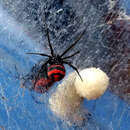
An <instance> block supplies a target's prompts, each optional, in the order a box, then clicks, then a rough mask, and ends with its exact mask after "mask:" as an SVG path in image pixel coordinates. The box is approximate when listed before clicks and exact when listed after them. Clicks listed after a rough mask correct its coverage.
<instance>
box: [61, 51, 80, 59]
mask: <svg viewBox="0 0 130 130" xmlns="http://www.w3.org/2000/svg"><path fill="white" fill-rule="evenodd" d="M78 53H80V51H77V52H75V53H74V54H72V55H70V56H67V57H64V58H63V59H68V58H70V57H72V56H75V55H77V54H78Z"/></svg>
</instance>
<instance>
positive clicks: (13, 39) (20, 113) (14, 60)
mask: <svg viewBox="0 0 130 130" xmlns="http://www.w3.org/2000/svg"><path fill="white" fill-rule="evenodd" d="M8 20H11V23H10V22H8ZM34 50H40V47H39V46H36V43H35V42H34V41H33V40H31V39H29V38H28V36H27V34H26V33H24V29H22V27H21V26H19V25H18V24H17V23H16V22H15V21H14V20H13V19H12V18H10V17H9V16H8V15H7V14H6V13H5V12H4V11H3V10H2V9H0V126H3V127H4V128H6V129H7V130H8V129H9V130H43V129H45V130H53V129H64V130H67V129H76V128H75V127H68V126H67V125H66V124H64V122H62V121H61V120H59V119H57V118H56V117H55V116H54V115H53V114H52V113H51V111H50V109H49V107H48V104H47V100H48V98H46V103H45V104H42V105H39V104H36V103H35V102H34V100H33V99H32V97H31V94H30V91H28V90H24V89H23V88H20V82H19V79H17V78H16V75H18V74H21V75H23V74H26V73H28V72H29V71H30V69H31V67H32V66H33V64H34V63H36V62H37V61H38V60H39V57H37V56H36V57H34V56H33V58H32V56H27V55H26V54H25V53H26V52H30V51H34ZM15 66H16V68H17V71H18V73H17V71H16V69H15ZM2 97H4V99H3V98H2ZM84 106H85V107H86V108H87V109H88V110H89V111H90V112H92V114H93V118H94V120H95V121H94V122H93V124H91V125H90V126H89V129H90V130H91V129H93V130H95V127H94V126H95V125H96V126H99V127H100V129H103V130H130V106H129V105H128V104H126V103H125V102H124V101H123V100H121V99H120V98H118V97H117V96H115V95H113V94H112V93H110V92H109V91H107V92H106V93H105V94H104V95H103V96H102V97H101V98H100V99H97V100H95V101H84ZM96 123H97V124H96ZM77 129H80V128H77ZM83 129H87V126H84V128H83Z"/></svg>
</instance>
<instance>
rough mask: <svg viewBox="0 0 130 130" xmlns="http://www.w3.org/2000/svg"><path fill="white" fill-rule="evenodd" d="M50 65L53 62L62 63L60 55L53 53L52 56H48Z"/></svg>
mask: <svg viewBox="0 0 130 130" xmlns="http://www.w3.org/2000/svg"><path fill="white" fill-rule="evenodd" d="M48 63H49V64H50V65H53V64H63V59H62V58H61V57H60V55H58V54H57V55H54V56H52V57H50V58H49V62H48Z"/></svg>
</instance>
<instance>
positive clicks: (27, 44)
mask: <svg viewBox="0 0 130 130" xmlns="http://www.w3.org/2000/svg"><path fill="white" fill-rule="evenodd" d="M115 2H117V1H111V0H109V1H108V0H96V1H95V0H78V1H77V2H75V1H74V0H71V1H69V0H66V1H64V0H59V1H58V0H47V1H44V0H6V1H5V0H0V5H1V6H0V128H1V129H2V130H4V129H9V130H14V129H17V130H26V129H30V130H36V129H39V130H42V129H46V130H52V129H56V130H59V129H63V130H69V129H70V130H73V129H77V130H79V129H82V130H86V129H89V130H96V129H97V130H99V129H103V130H113V129H114V130H115V129H120V130H124V129H126V130H129V129H130V126H129V122H130V106H129V104H128V102H130V100H129V93H127V94H126V95H123V94H122V91H124V89H123V87H125V88H126V90H127V88H129V85H128V83H129V77H125V82H123V81H122V76H120V75H119V73H120V72H121V73H124V72H122V70H124V69H126V68H127V67H128V65H129V64H128V62H127V61H129V58H130V55H129V51H128V53H123V54H124V57H123V56H122V48H124V46H122V45H121V44H118V45H117V44H116V45H117V48H116V49H118V51H116V52H115V51H114V52H113V48H114V47H115V46H114V44H111V45H109V44H108V42H107V40H110V39H112V40H114V41H111V43H114V42H117V41H116V40H117V37H116V34H115V35H114V34H112V32H110V31H109V30H111V26H107V25H106V24H105V23H104V22H103V17H106V14H110V13H111V11H113V7H114V5H115ZM129 4H130V3H129V1H128V0H124V1H123V0H122V1H120V2H119V6H118V8H117V9H116V11H119V12H122V10H123V13H121V14H120V15H121V16H122V15H123V14H125V15H126V14H127V15H129V14H130V8H129V6H128V5H129ZM43 10H44V11H45V12H46V15H47V19H46V20H47V24H48V26H49V31H50V34H51V41H52V44H53V48H54V50H57V53H58V54H59V53H61V52H62V51H63V50H64V49H65V48H67V47H68V46H69V44H71V43H72V42H73V41H74V39H75V38H76V37H77V36H78V34H79V33H80V32H82V30H84V29H85V28H86V30H87V32H86V35H85V37H83V38H82V39H81V41H80V42H79V44H77V45H76V47H74V49H73V51H70V53H71V52H72V53H73V52H75V51H77V50H78V49H80V50H81V52H80V55H78V56H76V57H74V58H72V60H73V64H75V65H76V66H78V67H79V68H80V69H82V68H86V67H92V66H94V67H100V68H101V69H103V70H104V71H106V72H107V73H108V74H109V76H110V77H112V79H113V80H112V83H111V84H110V89H109V90H108V91H107V92H106V93H105V94H104V95H103V96H102V97H101V98H100V99H97V100H95V101H86V100H85V101H84V108H85V109H88V110H89V111H90V112H91V113H92V118H91V119H90V120H89V121H85V122H84V125H83V126H80V127H79V126H77V125H76V124H75V125H72V126H69V125H68V124H66V122H64V121H62V120H61V119H59V118H57V117H56V115H53V113H52V112H51V110H50V108H49V105H48V99H49V96H50V95H51V94H52V93H53V92H54V91H55V88H56V87H57V86H58V84H55V85H54V86H53V88H52V89H51V90H50V92H49V93H47V94H44V95H40V94H37V93H35V92H32V91H29V89H26V88H22V87H20V79H21V77H23V76H25V75H26V74H28V73H30V71H31V68H32V67H33V66H34V64H37V63H38V62H39V61H41V57H39V56H29V55H26V54H25V53H26V52H44V53H49V51H48V50H49V49H48V48H47V40H46V37H45V26H44V23H43V14H44V11H43ZM109 16H110V15H109ZM88 25H89V26H88ZM105 31H106V32H107V33H106V35H107V36H106V35H105V36H104V32H105ZM128 32H129V31H128ZM128 32H127V33H128ZM124 35H125V36H127V34H126V33H125V34H124ZM114 36H115V37H114ZM123 39H124V38H123ZM125 40H126V41H127V39H125ZM125 40H124V41H125ZM126 41H125V42H124V43H125V44H124V45H126V46H127V48H128V49H129V48H130V44H129V41H128V42H126ZM70 42H71V43H70ZM122 42H123V41H122ZM111 52H113V53H111ZM84 54H86V55H84ZM113 55H114V58H111V57H113ZM80 57H82V58H80ZM118 58H119V59H120V60H119V61H121V62H116V64H114V65H112V67H111V64H110V65H109V63H111V62H113V61H116V60H115V59H118ZM79 59H80V60H79ZM110 59H111V60H110ZM45 60H46V59H45ZM120 66H121V67H120ZM66 67H67V68H66V69H67V74H68V73H69V72H71V71H72V70H71V69H70V68H69V67H68V66H66ZM110 68H112V70H111V71H113V70H114V71H115V75H116V76H117V77H120V80H119V82H117V80H118V79H114V75H111V74H110ZM120 68H123V69H120ZM122 75H123V74H122ZM128 76H129V75H128ZM30 83H31V82H28V85H27V86H31V85H30ZM113 86H114V87H113ZM118 86H119V87H118ZM122 86H123V87H122ZM128 90H129V89H128ZM125 92H126V91H125ZM32 95H33V96H34V97H35V99H36V100H37V101H39V102H41V103H42V104H38V103H36V102H35V100H34V99H33V98H32Z"/></svg>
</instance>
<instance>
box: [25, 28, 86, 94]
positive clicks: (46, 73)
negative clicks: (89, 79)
mask: <svg viewBox="0 0 130 130" xmlns="http://www.w3.org/2000/svg"><path fill="white" fill-rule="evenodd" d="M84 33H85V30H84V31H83V32H82V33H81V34H80V35H79V37H78V38H77V39H76V40H75V41H74V43H73V44H71V45H70V46H69V47H68V48H67V49H66V50H65V51H63V53H62V54H56V53H55V52H54V49H53V47H52V45H51V42H50V35H49V30H48V27H47V26H46V35H47V39H48V45H49V49H50V53H51V55H48V54H44V53H26V54H34V55H40V56H43V57H47V58H48V59H47V60H46V61H45V62H44V63H43V64H42V65H41V67H40V69H39V71H38V74H37V76H36V79H35V81H34V83H33V84H34V87H33V88H34V90H35V91H36V92H39V93H44V92H47V91H48V89H49V88H50V87H51V86H52V84H53V83H55V82H57V81H60V80H62V79H63V78H64V76H65V74H66V70H65V67H64V64H67V65H69V66H70V67H71V68H73V69H74V70H75V71H76V72H77V74H78V75H79V77H80V79H81V80H82V77H81V76H80V74H79V71H78V69H77V68H76V67H75V66H74V65H72V64H71V62H69V61H67V60H68V59H69V58H71V57H73V56H75V55H77V54H78V53H79V52H80V51H77V52H75V53H73V54H71V55H69V56H66V57H64V55H65V54H66V53H67V52H68V51H69V50H71V49H72V48H73V47H74V46H75V45H76V44H77V43H78V41H79V40H80V39H81V37H82V36H83V35H84Z"/></svg>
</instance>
